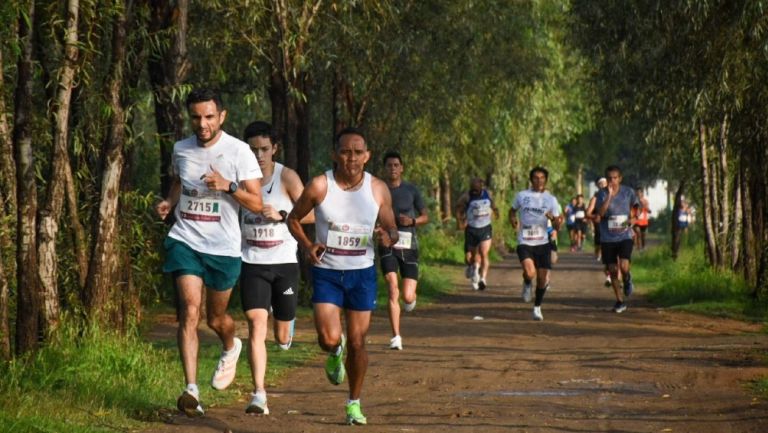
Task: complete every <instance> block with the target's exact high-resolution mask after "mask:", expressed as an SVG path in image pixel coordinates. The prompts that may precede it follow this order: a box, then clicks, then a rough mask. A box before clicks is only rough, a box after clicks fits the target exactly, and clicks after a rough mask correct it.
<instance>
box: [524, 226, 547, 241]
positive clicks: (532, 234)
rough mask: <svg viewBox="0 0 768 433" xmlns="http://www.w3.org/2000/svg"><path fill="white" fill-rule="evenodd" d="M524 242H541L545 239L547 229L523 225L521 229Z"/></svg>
mask: <svg viewBox="0 0 768 433" xmlns="http://www.w3.org/2000/svg"><path fill="white" fill-rule="evenodd" d="M522 236H523V240H524V241H541V240H544V239H546V237H547V229H546V227H544V226H540V225H524V226H523V229H522Z"/></svg>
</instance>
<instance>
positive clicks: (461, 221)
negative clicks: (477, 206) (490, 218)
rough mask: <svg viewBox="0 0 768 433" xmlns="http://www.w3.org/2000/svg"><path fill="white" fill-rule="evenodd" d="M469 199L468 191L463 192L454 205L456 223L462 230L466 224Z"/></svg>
mask: <svg viewBox="0 0 768 433" xmlns="http://www.w3.org/2000/svg"><path fill="white" fill-rule="evenodd" d="M468 200H469V193H466V192H465V193H464V194H462V195H461V197H459V200H458V201H457V202H456V206H455V207H454V210H455V212H456V224H457V225H458V227H459V229H460V230H464V228H465V227H466V226H467V218H466V217H467V215H466V211H467V201H468Z"/></svg>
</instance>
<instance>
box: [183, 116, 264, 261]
mask: <svg viewBox="0 0 768 433" xmlns="http://www.w3.org/2000/svg"><path fill="white" fill-rule="evenodd" d="M172 167H173V174H174V175H177V176H179V178H180V180H181V195H180V197H179V202H178V204H177V205H176V212H175V215H176V222H175V223H174V224H173V227H171V230H170V231H169V232H168V236H170V237H172V238H174V239H176V240H179V241H181V242H184V243H185V244H187V245H188V246H189V247H190V248H192V249H193V250H195V251H197V252H200V253H205V254H212V255H217V256H229V257H240V223H239V221H238V211H239V209H240V204H239V203H238V202H237V200H235V199H234V198H232V196H230V195H229V194H227V193H226V192H224V191H211V190H210V189H208V186H207V185H206V184H205V182H203V179H202V178H203V177H204V176H205V175H206V174H207V173H210V172H211V167H213V168H214V169H216V170H218V172H219V173H221V176H222V177H223V178H224V179H230V180H232V181H233V182H237V183H238V184H239V183H240V182H242V181H244V180H249V179H260V178H261V169H260V168H259V163H258V161H257V160H256V156H255V155H254V154H253V152H252V151H251V149H250V148H249V147H248V145H247V144H245V143H244V142H242V141H240V140H238V139H236V138H234V137H232V136H231V135H228V134H227V133H226V132H223V131H222V133H221V137H220V138H219V141H217V142H216V144H214V145H213V146H211V147H203V146H200V145H198V144H197V137H195V136H194V135H193V136H191V137H188V138H186V139H184V140H181V141H178V142H176V144H174V146H173V156H172Z"/></svg>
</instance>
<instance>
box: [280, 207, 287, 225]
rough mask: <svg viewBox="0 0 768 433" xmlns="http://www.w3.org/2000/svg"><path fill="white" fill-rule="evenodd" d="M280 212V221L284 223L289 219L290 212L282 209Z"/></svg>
mask: <svg viewBox="0 0 768 433" xmlns="http://www.w3.org/2000/svg"><path fill="white" fill-rule="evenodd" d="M278 213H279V214H280V217H281V219H280V221H278V222H281V223H284V222H286V221H287V220H288V212H286V211H284V210H281V211H280V212H278Z"/></svg>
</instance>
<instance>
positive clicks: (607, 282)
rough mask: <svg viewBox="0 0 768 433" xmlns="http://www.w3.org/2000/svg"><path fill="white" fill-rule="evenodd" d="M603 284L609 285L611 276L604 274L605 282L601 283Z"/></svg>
mask: <svg viewBox="0 0 768 433" xmlns="http://www.w3.org/2000/svg"><path fill="white" fill-rule="evenodd" d="M603 285H604V286H605V287H611V276H610V275H606V276H605V283H603Z"/></svg>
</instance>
